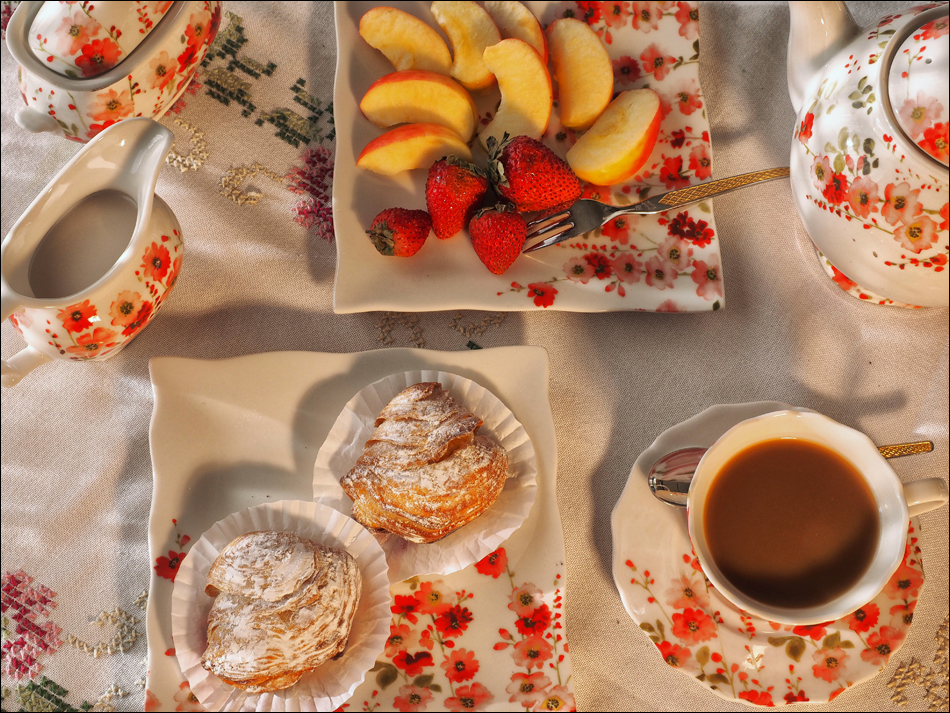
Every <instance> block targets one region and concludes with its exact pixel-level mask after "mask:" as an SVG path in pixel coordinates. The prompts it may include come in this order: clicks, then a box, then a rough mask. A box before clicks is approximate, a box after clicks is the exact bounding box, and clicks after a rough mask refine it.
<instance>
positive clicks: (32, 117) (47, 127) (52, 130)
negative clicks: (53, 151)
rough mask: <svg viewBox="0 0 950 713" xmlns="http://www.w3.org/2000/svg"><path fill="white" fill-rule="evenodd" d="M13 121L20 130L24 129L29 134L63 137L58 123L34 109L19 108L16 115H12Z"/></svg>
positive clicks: (28, 107) (27, 107)
mask: <svg viewBox="0 0 950 713" xmlns="http://www.w3.org/2000/svg"><path fill="white" fill-rule="evenodd" d="M13 120H14V121H16V123H17V125H18V126H19V127H20V128H21V129H26V130H27V131H29V132H30V133H31V134H41V133H43V132H46V133H48V134H55V135H56V136H65V135H66V133H65V132H64V131H63V127H62V126H60V124H59V122H58V121H56V119H55V118H54V117H52V116H50V115H49V114H44V113H43V112H41V111H39V110H37V109H34V108H33V107H31V106H21V107H20V108H19V109H17V113H16V114H14V115H13Z"/></svg>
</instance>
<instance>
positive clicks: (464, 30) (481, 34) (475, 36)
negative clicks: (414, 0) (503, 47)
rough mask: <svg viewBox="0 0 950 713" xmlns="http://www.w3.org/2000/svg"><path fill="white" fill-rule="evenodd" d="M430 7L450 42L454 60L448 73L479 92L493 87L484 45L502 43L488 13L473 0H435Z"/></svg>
mask: <svg viewBox="0 0 950 713" xmlns="http://www.w3.org/2000/svg"><path fill="white" fill-rule="evenodd" d="M430 9H431V10H432V15H433V16H434V17H435V21H436V22H438V23H439V27H441V28H442V31H443V32H445V34H446V35H448V37H449V42H450V43H451V45H452V54H453V55H454V57H455V59H454V60H453V62H452V69H451V71H450V72H449V74H451V75H452V76H453V77H455V78H456V79H457V80H458V81H459V83H460V84H461V85H462V86H463V87H465V88H466V89H471V90H475V91H480V90H483V89H490V88H491V87H493V86H494V85H495V77H494V75H493V74H492V73H491V72H490V71H489V70H488V67H486V66H485V60H484V59H483V57H482V55H483V54H484V52H485V48H486V47H490V46H491V45H496V44H498V43H499V42H501V34H500V33H499V32H498V28H497V27H495V23H494V22H493V21H492V19H491V15H489V14H488V13H487V12H485V8H483V7H482V6H481V5H477V4H476V3H474V2H446V1H445V0H436V1H435V2H434V3H432V5H431V8H430Z"/></svg>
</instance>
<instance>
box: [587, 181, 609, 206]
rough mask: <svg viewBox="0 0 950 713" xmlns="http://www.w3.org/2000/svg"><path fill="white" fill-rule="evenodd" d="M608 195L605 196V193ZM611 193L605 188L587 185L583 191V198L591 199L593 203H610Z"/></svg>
mask: <svg viewBox="0 0 950 713" xmlns="http://www.w3.org/2000/svg"><path fill="white" fill-rule="evenodd" d="M605 190H606V191H607V192H606V195H605V194H604V191H605ZM610 197H611V194H610V191H609V189H605V188H604V187H603V186H595V185H594V184H593V183H587V184H585V185H584V189H583V190H582V191H581V198H590V199H591V200H592V201H600V202H601V203H610Z"/></svg>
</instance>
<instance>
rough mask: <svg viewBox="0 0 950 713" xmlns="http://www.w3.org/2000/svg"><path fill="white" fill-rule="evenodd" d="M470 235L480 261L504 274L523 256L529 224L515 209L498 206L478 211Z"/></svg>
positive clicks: (470, 228)
mask: <svg viewBox="0 0 950 713" xmlns="http://www.w3.org/2000/svg"><path fill="white" fill-rule="evenodd" d="M468 232H469V233H470V234H471V236H472V247H473V248H475V254H476V255H478V259H479V260H481V261H482V262H483V263H485V267H487V268H488V269H489V270H491V271H492V272H493V273H495V274H496V275H501V274H502V273H503V272H504V271H505V270H507V269H508V268H509V267H511V265H512V263H514V261H515V260H516V259H517V257H518V256H519V255H520V254H521V249H522V248H523V247H524V241H525V234H526V233H527V232H528V225H527V223H525V220H524V218H522V217H521V216H520V215H519V214H518V213H516V212H515V210H514V208H512V207H511V206H510V205H506V204H503V203H499V204H498V205H496V206H494V207H493V208H483V209H482V210H480V211H478V213H476V214H475V217H474V218H472V222H471V223H469V224H468Z"/></svg>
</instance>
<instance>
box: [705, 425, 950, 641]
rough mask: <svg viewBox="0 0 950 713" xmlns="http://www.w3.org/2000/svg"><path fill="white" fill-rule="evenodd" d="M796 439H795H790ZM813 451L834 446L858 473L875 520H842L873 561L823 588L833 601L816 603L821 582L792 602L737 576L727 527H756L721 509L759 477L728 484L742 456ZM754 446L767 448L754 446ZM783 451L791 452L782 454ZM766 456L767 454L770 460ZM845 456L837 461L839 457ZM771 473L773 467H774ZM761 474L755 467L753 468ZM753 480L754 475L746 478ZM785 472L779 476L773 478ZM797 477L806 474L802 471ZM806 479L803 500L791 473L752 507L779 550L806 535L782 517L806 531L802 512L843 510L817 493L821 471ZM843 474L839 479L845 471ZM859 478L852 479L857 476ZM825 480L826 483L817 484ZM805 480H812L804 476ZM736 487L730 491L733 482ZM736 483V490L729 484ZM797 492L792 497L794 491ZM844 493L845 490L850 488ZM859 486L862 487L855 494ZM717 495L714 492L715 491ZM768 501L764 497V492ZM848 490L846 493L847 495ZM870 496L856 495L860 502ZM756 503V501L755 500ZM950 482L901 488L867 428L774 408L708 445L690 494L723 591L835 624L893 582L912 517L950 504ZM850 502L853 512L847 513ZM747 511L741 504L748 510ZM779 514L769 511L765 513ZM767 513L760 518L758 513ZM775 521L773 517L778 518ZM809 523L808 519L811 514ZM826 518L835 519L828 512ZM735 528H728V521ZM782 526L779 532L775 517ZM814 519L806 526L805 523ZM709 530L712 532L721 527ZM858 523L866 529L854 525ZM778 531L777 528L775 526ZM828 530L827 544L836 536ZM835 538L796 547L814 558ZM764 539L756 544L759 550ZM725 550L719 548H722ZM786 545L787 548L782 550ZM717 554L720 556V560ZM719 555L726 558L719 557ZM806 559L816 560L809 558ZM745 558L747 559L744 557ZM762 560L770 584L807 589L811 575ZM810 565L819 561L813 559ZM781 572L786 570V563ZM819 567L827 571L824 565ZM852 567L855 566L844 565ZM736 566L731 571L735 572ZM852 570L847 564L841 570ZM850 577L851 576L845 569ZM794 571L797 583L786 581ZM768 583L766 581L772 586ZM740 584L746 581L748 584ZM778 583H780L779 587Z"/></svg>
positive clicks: (764, 607)
mask: <svg viewBox="0 0 950 713" xmlns="http://www.w3.org/2000/svg"><path fill="white" fill-rule="evenodd" d="M791 441H794V442H795V443H791ZM773 443H775V444H776V445H775V446H774V447H775V448H778V449H782V448H784V449H788V448H813V449H817V451H816V452H824V449H827V451H830V452H831V455H829V456H828V458H831V459H835V458H837V457H840V459H843V465H842V468H845V469H847V472H848V473H851V474H853V479H854V481H855V487H856V488H857V489H858V490H860V493H858V494H859V495H860V496H861V498H864V497H865V496H866V497H867V507H866V508H865V510H866V511H867V512H866V513H865V514H866V515H867V517H868V518H869V519H868V520H867V521H866V522H867V523H868V526H866V527H865V526H861V525H860V524H857V525H856V523H859V522H860V521H859V520H858V515H857V514H856V515H854V520H853V521H852V520H851V519H849V518H848V517H845V518H844V521H843V523H842V520H839V521H838V523H836V526H837V525H842V524H843V525H844V526H850V527H851V530H852V531H853V532H851V533H850V535H849V542H852V544H853V545H854V546H856V547H858V548H859V550H861V551H862V554H861V556H862V557H866V560H867V562H868V563H867V565H866V566H864V565H863V564H862V565H861V571H856V572H855V574H854V576H853V577H852V578H851V580H848V581H839V582H835V583H834V585H835V586H830V585H828V586H827V587H826V589H823V590H822V591H829V592H833V594H831V595H830V596H829V597H828V598H827V600H820V601H819V600H816V599H815V597H817V596H819V595H821V594H822V591H818V589H821V588H822V587H825V585H824V584H820V585H816V589H815V590H814V591H813V592H812V593H813V594H814V595H815V597H812V596H807V597H803V599H802V601H801V603H797V602H790V601H787V598H783V597H782V596H781V594H782V593H781V592H778V594H777V595H776V596H774V597H773V596H772V595H771V594H769V595H768V596H766V595H764V594H762V591H766V590H765V589H760V588H758V587H757V586H750V585H749V584H748V582H749V580H743V579H742V576H744V573H743V574H736V572H737V570H736V568H735V567H733V560H735V557H734V554H735V553H734V552H732V553H730V552H728V551H726V554H725V555H724V551H723V549H722V542H726V543H728V542H729V540H728V538H726V539H725V540H723V538H722V537H721V531H722V530H726V529H730V528H731V527H732V524H735V523H740V524H739V529H738V530H737V532H741V527H742V526H745V525H747V523H742V522H741V518H742V517H744V516H743V515H741V513H740V515H738V519H734V520H733V521H732V524H730V523H729V522H728V521H723V519H722V516H721V515H720V514H718V513H722V512H728V511H727V510H723V507H722V505H721V498H722V497H723V496H724V494H727V493H733V494H734V493H735V492H738V491H736V490H735V488H736V487H737V484H738V483H746V484H748V483H754V482H756V481H754V480H748V479H747V480H744V481H739V480H735V479H734V478H735V477H736V476H732V475H729V476H728V477H729V478H730V481H731V482H727V481H726V480H724V478H725V477H726V476H724V474H726V473H730V469H734V468H736V467H737V466H736V465H735V464H737V463H738V462H739V458H740V457H742V458H745V457H746V456H745V455H743V454H751V453H753V452H758V453H759V454H760V455H759V456H757V457H758V458H760V460H759V463H760V464H761V463H762V462H765V463H769V461H768V457H769V456H768V455H767V453H768V451H767V450H763V449H766V448H772V447H773V446H772V444H773ZM754 449H759V450H757V451H754ZM775 452H776V453H782V452H783V451H781V450H778V451H775ZM761 458H766V460H765V461H762V460H761ZM836 462H837V461H836ZM773 465H774V472H775V473H778V472H779V469H780V468H786V469H789V468H791V469H792V471H794V469H795V467H796V466H795V465H794V464H792V463H791V462H790V461H788V460H787V459H786V460H785V461H783V462H782V463H778V462H775V463H773ZM767 471H768V472H767ZM771 471H772V466H767V467H765V468H761V469H760V471H757V472H760V473H761V476H762V480H761V482H762V488H763V489H765V488H766V487H768V482H769V481H768V478H769V477H773V475H772V472H771ZM754 472H755V471H753V473H754ZM746 477H748V476H746ZM774 477H777V476H774ZM796 477H797V476H796ZM803 477H808V478H812V479H813V480H812V481H811V483H810V485H808V487H806V486H805V485H804V484H803V485H802V487H801V492H810V493H812V494H811V495H809V496H801V497H799V496H798V494H797V491H795V488H796V487H797V483H795V482H792V480H790V479H788V478H784V479H783V481H782V483H780V486H781V488H784V490H781V489H780V490H779V491H776V492H784V493H785V495H784V496H783V498H782V499H781V501H780V502H769V503H768V507H767V508H766V507H758V508H757V509H756V510H755V511H754V512H753V513H748V511H747V517H748V522H749V523H753V522H758V520H762V519H763V518H765V521H764V524H761V525H756V526H757V527H760V530H755V532H757V533H759V532H760V534H761V536H762V538H763V540H768V539H769V538H771V539H773V540H775V541H776V542H778V543H779V544H778V547H779V549H781V547H790V546H792V545H791V543H792V542H793V541H794V542H798V541H799V540H794V539H793V538H794V537H799V536H803V535H802V533H800V532H797V531H796V532H795V533H791V532H783V531H779V530H780V529H781V528H782V527H783V526H784V525H783V524H782V523H787V522H793V523H794V524H793V526H792V528H791V529H807V527H805V525H802V526H801V527H799V525H800V524H801V523H799V522H798V519H797V514H798V513H802V512H805V513H807V512H808V510H809V509H810V508H811V509H816V504H817V503H819V502H820V503H821V506H822V507H824V508H825V509H826V510H827V509H828V508H829V507H831V508H834V507H837V505H835V504H834V503H833V502H832V499H831V496H829V500H828V501H822V494H818V495H815V492H814V489H815V488H816V487H819V486H820V485H823V483H824V481H823V480H821V478H820V477H818V476H817V475H816V474H815V473H810V474H805V475H803ZM836 477H837V476H836ZM849 477H851V476H849ZM815 478H818V479H817V480H814V479H815ZM834 480H835V479H834V478H829V479H828V483H829V487H831V486H833V485H834V482H833V481H834ZM803 483H804V481H803ZM727 486H728V487H727ZM730 488H732V489H731V490H730ZM754 489H755V486H754V485H753V486H751V487H746V491H747V492H749V493H751V492H752V490H754ZM790 490H791V492H792V494H791V495H789V494H788V493H789V492H790ZM841 492H845V491H841ZM856 492H857V491H856ZM711 494H712V495H713V497H712V498H711V497H710V495H711ZM756 495H757V496H758V497H759V498H761V497H762V493H756ZM839 495H840V494H839ZM861 498H857V497H856V498H854V500H855V501H857V500H859V499H861ZM748 500H749V502H753V501H755V498H754V497H750V498H749V499H748ZM947 500H948V492H947V486H946V485H945V484H944V482H943V481H942V480H940V479H938V478H929V479H925V480H919V481H915V482H912V483H907V484H902V483H901V481H900V479H899V478H898V477H897V474H896V473H895V472H894V471H893V469H892V468H891V467H890V465H889V464H888V463H887V461H886V460H885V459H884V457H883V456H882V455H881V454H880V452H879V451H878V449H877V447H876V446H875V445H874V443H873V442H872V441H871V440H870V439H869V438H868V437H867V436H866V435H864V434H863V433H860V432H859V431H856V430H854V429H852V428H849V427H847V426H844V425H842V424H840V423H838V422H836V421H834V420H832V419H830V418H828V417H827V416H823V415H821V414H818V413H815V412H812V411H796V410H786V411H776V412H773V413H769V414H765V415H763V416H758V417H756V418H751V419H748V420H746V421H742V422H741V423H739V424H737V425H736V426H734V427H733V428H731V429H729V430H728V431H727V432H726V433H724V434H723V435H722V436H721V437H720V438H719V440H717V441H716V442H715V443H714V444H713V446H712V447H711V448H709V450H707V451H706V453H705V455H704V456H703V458H702V460H701V461H700V463H699V465H698V467H697V469H696V473H695V475H694V477H693V480H692V483H691V485H690V489H689V499H688V505H687V508H688V529H689V536H690V539H691V541H692V544H693V547H694V549H695V552H696V556H697V557H698V559H699V562H700V564H701V565H702V568H703V571H704V572H705V574H706V576H707V577H708V578H709V581H710V582H711V583H712V584H713V585H714V586H715V587H716V589H717V590H718V591H719V592H720V593H721V594H722V595H723V596H724V597H725V598H726V599H728V600H729V601H730V602H732V603H733V604H735V605H736V606H737V607H738V608H740V609H742V610H744V611H746V612H749V613H751V614H754V615H756V616H759V617H762V618H764V619H767V620H769V621H773V622H778V623H784V624H800V625H808V624H817V623H821V622H826V621H833V620H835V619H838V618H840V617H842V616H845V615H847V614H849V613H851V612H853V611H855V610H856V609H858V608H860V607H861V606H863V605H864V604H866V603H867V602H869V601H871V600H872V599H873V598H874V597H875V596H877V594H878V593H879V592H880V591H881V590H882V589H883V588H884V586H885V585H886V584H887V582H888V580H889V579H890V577H891V575H892V574H893V573H894V572H895V571H896V569H897V567H898V566H899V565H900V563H901V561H902V559H903V555H904V550H905V546H906V540H907V527H908V520H909V517H910V516H913V515H918V514H920V513H923V512H926V511H928V510H933V509H935V508H938V507H940V506H941V505H944V504H946V503H947ZM854 505H856V502H852V501H850V500H849V501H848V502H841V507H842V508H845V506H847V508H851V507H852V506H854ZM847 508H845V509H847ZM739 509H740V510H741V508H739ZM767 510H769V511H772V512H770V513H769V514H768V515H767V516H766V515H765V514H764V513H766V511H767ZM789 513H796V517H794V518H791V517H789ZM756 518H758V520H757V519H756ZM770 518H771V519H770ZM806 519H807V518H806ZM826 520H827V518H826ZM724 522H725V523H726V525H729V526H728V527H725V526H724V525H723V523H724ZM773 522H774V523H775V525H774V528H773V526H772V523H773ZM806 524H807V523H806ZM822 524H827V523H825V522H822V523H816V524H815V526H816V528H817V530H819V531H820V530H821V529H822V528H821V527H820V526H819V525H822ZM710 528H713V529H712V530H711V529H710ZM855 528H857V529H855ZM772 529H774V530H775V531H770V530H772ZM786 537H787V538H788V540H787V542H782V538H786ZM752 539H754V537H750V538H748V540H747V541H748V542H749V545H750V550H756V551H757V554H756V555H755V556H756V557H760V558H761V557H768V556H769V555H768V553H769V552H770V551H771V550H770V549H769V548H768V547H758V544H759V543H758V542H752V541H751V540H752ZM827 539H828V537H827V533H826V535H825V540H827ZM826 544H828V543H827V542H826V541H817V542H815V543H814V545H811V544H808V545H803V546H802V548H801V549H799V550H795V554H796V556H797V554H798V553H802V554H804V555H806V556H811V554H810V552H809V550H808V548H809V547H815V548H821V547H822V546H824V545H826ZM752 545H755V547H752ZM717 547H719V549H718V550H717V549H716V548H717ZM776 551H778V550H776ZM714 552H715V553H716V556H714ZM815 552H816V554H814V557H813V559H814V560H815V561H824V560H823V559H822V558H825V556H826V555H825V553H824V552H821V553H820V554H819V553H818V550H815ZM839 555H841V553H837V554H829V555H828V558H829V559H827V562H828V563H831V562H832V561H833V560H832V559H831V558H832V557H834V556H839ZM717 557H718V560H717ZM806 558H807V557H806ZM740 559H741V558H740ZM858 561H859V558H856V557H855V558H849V557H846V558H845V562H846V563H848V564H850V563H852V562H853V563H855V566H856V567H857V566H858V564H857V563H858ZM759 566H760V564H759V563H758V562H756V563H754V564H752V565H750V569H749V571H750V572H756V571H762V572H769V573H770V574H768V575H763V582H762V585H763V587H766V584H767V583H771V582H775V583H779V582H787V581H794V582H796V586H799V585H800V586H801V587H802V588H803V591H805V590H807V588H808V587H809V586H810V585H809V579H808V576H807V575H804V574H803V575H802V576H801V577H799V575H798V574H796V573H794V572H785V573H782V574H781V576H776V577H775V578H774V579H773V578H772V574H771V572H772V570H771V569H769V565H768V563H766V564H765V565H762V569H761V570H757V569H755V568H756V567H759ZM809 566H811V565H809ZM777 569H781V567H777ZM819 569H820V567H819ZM844 569H847V567H845V568H844ZM727 571H728V572H730V575H729V576H727V574H726V572H727ZM811 571H815V572H817V571H818V569H813V570H812V569H809V570H803V572H811ZM829 571H830V572H831V574H832V576H837V570H835V568H834V567H830V569H829ZM842 571H843V570H842ZM842 576H844V575H843V574H842ZM783 577H787V578H788V579H783ZM766 580H767V582H766ZM737 582H743V585H742V586H739V585H737ZM776 586H778V584H776Z"/></svg>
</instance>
